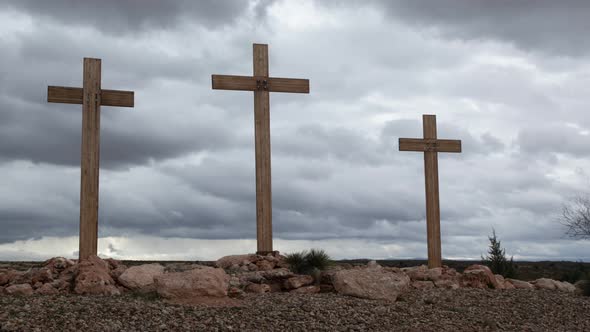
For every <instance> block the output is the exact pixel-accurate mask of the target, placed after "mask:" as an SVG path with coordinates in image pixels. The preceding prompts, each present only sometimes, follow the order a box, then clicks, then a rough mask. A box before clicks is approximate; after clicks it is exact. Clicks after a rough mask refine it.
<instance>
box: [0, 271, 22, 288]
mask: <svg viewBox="0 0 590 332" xmlns="http://www.w3.org/2000/svg"><path fill="white" fill-rule="evenodd" d="M18 274H19V272H18V271H15V270H8V271H4V272H0V286H4V285H8V284H10V282H11V281H12V280H14V279H15V278H16V277H17V276H18Z"/></svg>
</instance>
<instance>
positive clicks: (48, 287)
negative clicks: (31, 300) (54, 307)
mask: <svg viewBox="0 0 590 332" xmlns="http://www.w3.org/2000/svg"><path fill="white" fill-rule="evenodd" d="M57 293H59V291H58V290H57V289H56V288H55V287H53V285H52V284H51V283H48V284H44V285H43V286H41V287H39V288H37V289H36V290H35V294H40V295H54V294H57Z"/></svg>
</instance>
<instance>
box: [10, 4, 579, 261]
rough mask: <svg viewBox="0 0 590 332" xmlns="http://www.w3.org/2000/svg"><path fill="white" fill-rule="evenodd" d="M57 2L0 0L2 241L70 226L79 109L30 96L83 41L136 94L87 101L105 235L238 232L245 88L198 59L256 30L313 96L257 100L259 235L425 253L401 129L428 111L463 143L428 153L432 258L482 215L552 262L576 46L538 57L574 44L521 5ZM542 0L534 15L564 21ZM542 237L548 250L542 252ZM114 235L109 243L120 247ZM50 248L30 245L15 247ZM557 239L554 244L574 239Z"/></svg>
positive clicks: (245, 60)
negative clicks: (128, 102) (263, 168)
mask: <svg viewBox="0 0 590 332" xmlns="http://www.w3.org/2000/svg"><path fill="white" fill-rule="evenodd" d="M334 3H335V2H334ZM334 3H332V4H334ZM55 4H56V8H59V10H58V9H56V10H54V9H51V8H47V7H46V6H48V5H47V4H45V3H43V4H36V3H33V2H29V1H23V2H20V3H19V2H16V1H15V2H5V3H3V4H2V5H0V6H4V7H1V8H3V9H4V8H8V7H10V8H13V9H14V10H16V11H17V13H15V12H12V11H11V10H6V11H3V12H0V16H1V15H4V16H3V18H4V19H3V20H2V22H0V26H1V25H2V23H4V26H3V28H4V29H2V30H0V55H1V58H2V61H0V174H2V177H0V224H1V225H2V227H3V229H5V228H6V229H9V230H8V231H6V232H4V233H2V235H1V236H0V257H7V255H13V256H12V257H21V258H22V257H24V256H23V254H22V253H21V254H18V253H15V252H13V251H11V249H10V248H12V247H11V246H12V244H13V243H14V241H16V240H26V239H29V238H39V237H41V236H56V237H57V238H56V239H54V240H51V241H54V242H55V241H60V239H62V237H64V236H75V235H77V232H78V200H79V197H78V195H79V179H80V174H79V168H78V165H79V159H80V151H79V149H80V129H81V128H80V127H81V114H80V113H81V107H80V106H77V105H63V104H48V103H47V102H46V95H45V94H46V87H47V85H66V86H80V85H81V76H82V58H83V57H85V56H92V57H98V58H102V59H103V67H102V69H103V75H102V79H103V87H104V88H110V89H127V90H134V91H135V92H136V95H135V96H136V100H135V101H136V102H135V108H133V109H124V108H111V107H104V108H103V109H102V117H101V149H102V155H101V157H102V159H101V160H102V166H103V169H102V171H101V183H100V187H101V192H100V202H101V206H100V213H99V218H100V220H99V233H100V236H101V237H103V240H104V238H105V237H119V236H121V237H123V238H124V239H129V241H130V242H129V243H133V245H135V246H138V247H135V248H136V249H137V248H140V249H141V250H148V251H149V250H152V251H151V254H148V255H152V257H156V256H157V254H154V253H153V250H159V249H154V248H153V247H152V246H151V243H150V244H149V245H145V244H143V245H142V244H138V243H140V242H142V241H143V240H140V241H139V242H137V241H135V240H131V239H137V238H138V237H140V238H143V237H149V239H151V240H154V239H155V240H154V241H160V242H159V243H165V244H166V245H168V246H176V245H177V244H178V243H177V242H184V241H189V240H190V239H205V240H207V239H227V240H232V241H234V240H235V239H253V238H254V237H255V230H256V227H255V223H256V221H255V218H256V216H255V187H254V184H255V170H254V128H253V127H254V126H253V124H254V119H253V107H252V104H253V101H252V93H251V92H233V91H213V90H211V86H210V84H211V83H210V75H211V74H213V73H218V74H236V75H249V74H250V73H251V72H252V60H251V56H252V54H251V52H252V49H251V47H252V46H251V43H252V42H268V43H269V44H270V71H271V74H272V75H276V76H282V77H302V78H309V79H311V93H310V94H309V95H301V94H278V93H277V94H274V93H273V94H272V97H271V133H272V134H271V137H272V145H271V146H272V152H273V154H272V169H273V179H272V183H273V213H274V215H273V216H274V219H273V230H274V234H275V238H276V239H277V242H279V243H282V244H283V245H285V246H287V247H288V245H289V243H294V242H297V241H303V242H299V243H306V245H311V244H313V245H317V246H320V247H322V246H324V245H326V246H331V245H332V244H334V243H337V245H338V246H339V247H338V248H340V250H342V251H341V252H344V253H345V254H342V255H351V256H356V257H359V256H369V255H375V252H378V255H379V256H381V257H396V255H397V256H400V255H402V256H404V257H423V256H424V255H425V254H424V253H425V221H424V219H425V206H424V205H425V202H424V173H423V172H424V170H423V166H424V165H423V157H422V155H421V154H420V153H405V152H404V153H402V152H399V151H398V146H397V141H398V138H399V137H421V136H422V124H421V115H422V114H424V113H426V114H432V113H435V114H437V120H438V134H439V137H441V138H449V139H460V140H462V142H463V153H461V154H450V153H445V154H441V155H440V162H439V172H440V176H439V178H440V192H441V217H442V227H443V243H444V247H443V253H444V254H445V255H447V254H448V255H450V256H453V257H471V258H478V257H479V254H480V251H479V249H478V248H480V247H481V248H482V250H485V245H486V241H487V238H486V236H487V235H488V234H489V232H490V230H491V227H494V228H495V229H496V230H497V231H498V233H499V234H500V235H501V236H502V239H503V240H504V239H505V240H506V241H505V242H503V243H504V244H506V245H507V246H508V247H509V248H511V249H514V250H515V252H518V254H522V255H524V256H527V255H528V256H529V257H530V256H531V252H532V251H534V250H538V251H539V252H542V253H543V254H542V255H545V256H546V257H559V246H562V245H563V243H562V242H561V241H562V238H561V236H562V234H561V232H560V230H559V225H557V224H556V223H555V222H554V219H552V214H553V212H555V211H558V210H559V206H560V204H561V200H562V199H563V198H565V197H569V196H568V195H569V194H571V192H572V191H573V190H574V189H581V188H579V187H580V185H579V181H578V180H579V177H581V176H582V175H580V174H578V173H574V172H572V169H584V168H587V165H586V161H585V160H584V158H580V156H586V155H587V152H588V151H586V149H585V148H584V146H583V143H581V142H584V138H585V137H586V134H587V133H586V128H587V127H588V123H587V121H588V120H587V117H585V116H584V114H586V113H585V112H586V111H587V109H588V108H589V107H590V106H589V105H588V103H587V102H585V101H584V100H586V99H587V98H585V97H586V96H587V91H586V90H587V89H586V88H585V87H586V86H587V84H586V83H587V77H588V69H587V64H586V63H585V60H583V58H575V57H571V58H568V59H567V60H555V59H556V57H553V56H547V54H548V53H550V54H551V55H554V54H557V53H556V52H555V51H554V50H553V47H563V49H559V50H560V51H563V53H559V54H567V55H580V54H584V52H583V51H581V50H579V52H577V53H576V52H575V50H574V49H568V48H567V47H566V46H567V45H565V44H564V45H565V46H563V45H561V44H560V43H561V42H562V41H556V42H555V43H552V42H551V41H550V40H549V39H547V40H545V37H547V38H549V37H551V36H552V34H554V33H553V32H547V36H543V38H542V39H535V38H529V37H528V36H529V33H530V30H531V29H532V28H529V27H520V26H519V24H520V23H518V22H516V17H517V16H518V17H522V20H523V21H524V22H526V21H527V20H533V21H535V22H532V21H531V22H532V23H531V24H533V25H535V24H537V23H536V20H537V19H538V18H536V16H535V15H541V14H534V15H533V14H529V13H525V10H524V9H522V8H523V7H522V5H521V4H520V3H518V4H515V5H514V6H513V5H512V4H511V5H510V6H508V5H506V3H504V2H501V4H503V5H506V7H505V8H504V7H503V8H497V6H500V5H496V4H487V3H483V2H479V1H478V2H473V3H462V7H464V8H465V10H466V11H467V12H469V13H470V16H469V15H467V16H465V15H461V14H460V11H459V10H455V11H452V10H447V9H446V7H445V8H442V6H444V5H440V4H439V3H436V4H429V7H428V8H432V9H433V11H432V12H426V11H425V10H424V9H423V8H425V7H423V6H425V3H424V2H416V3H401V2H399V3H398V2H389V3H387V4H385V3H384V2H383V3H382V4H381V5H382V6H387V8H389V9H390V11H388V12H389V13H391V14H393V15H395V17H394V19H390V17H391V16H385V17H384V16H383V15H382V13H380V12H378V11H376V10H375V9H376V8H384V7H375V5H374V4H373V5H370V4H369V5H368V4H366V3H365V2H355V3H351V2H339V6H331V7H330V8H327V7H324V6H323V4H325V2H322V3H318V2H316V3H313V2H310V3H302V2H294V1H276V2H272V3H271V2H269V1H258V2H255V1H250V2H246V1H244V2H235V3H234V4H232V3H230V2H213V1H211V2H190V3H189V2H188V1H177V2H173V3H172V2H169V3H165V2H146V3H145V4H146V6H145V8H143V7H142V8H139V10H138V11H134V10H133V8H132V7H133V5H135V3H133V2H120V3H117V4H115V3H114V2H104V4H103V5H102V7H101V6H99V5H97V4H90V3H88V4H86V3H84V5H80V4H79V3H78V2H76V3H75V4H73V2H72V3H68V2H55ZM446 4H447V5H448V6H449V8H453V6H459V2H446ZM168 5H169V6H168ZM60 6H61V7H60ZM63 6H68V7H72V8H63ZM162 6H163V7H162ZM224 6H230V7H224ZM439 6H441V7H440V8H439ZM94 7H96V8H94ZM99 7H100V8H99ZM538 7H539V9H538V10H539V11H540V13H544V14H543V15H547V19H546V21H551V20H552V18H551V15H556V20H557V21H559V20H560V18H559V17H561V16H563V11H562V10H561V9H556V10H554V11H547V8H549V7H548V6H547V5H546V4H545V2H539V4H538ZM89 8H90V9H92V8H94V9H95V13H94V14H100V15H102V16H104V17H106V19H104V20H101V21H98V20H95V19H93V17H90V14H87V13H86V11H85V10H86V9H89ZM115 8H116V9H117V10H116V13H111V14H112V15H110V16H109V15H108V14H109V13H110V12H111V11H113V10H114V9H115ZM437 8H439V9H437ZM454 8H455V9H457V8H458V7H454ZM511 8H513V9H511ZM482 9H486V10H488V12H489V13H488V14H484V13H481V12H480V10H482ZM511 10H512V11H513V12H512V11H511ZM456 12H457V13H459V14H457V15H455V13H456ZM7 13H8V14H7ZM257 15H258V16H257ZM503 15H507V17H511V19H512V20H514V21H515V22H512V23H511V24H508V25H506V28H505V29H506V30H502V29H504V28H503V26H502V25H498V26H490V25H489V24H488V23H486V22H488V21H498V22H501V21H502V20H501V19H499V17H501V16H503ZM531 15H532V16H531ZM576 15H578V14H576ZM98 16H99V15H96V17H98ZM205 16H206V17H205ZM402 16H403V17H402ZM488 16H489V17H488ZM29 17H30V18H31V19H32V20H29ZM310 17H311V18H312V19H310ZM573 21H574V22H576V18H574V19H573ZM7 22H8V23H7ZM523 24H524V23H523ZM582 26H583V25H582ZM512 30H514V31H517V32H518V33H512ZM539 31H541V32H542V31H543V30H539ZM572 31H576V30H575V28H572ZM56 38H57V39H58V40H59V42H55V39H56ZM551 38H552V37H551ZM575 38H579V37H575ZM488 41H508V42H510V43H514V44H515V45H517V46H518V47H519V48H520V50H519V49H515V48H511V47H506V45H504V44H502V43H495V42H491V43H490V42H488ZM584 45H585V44H582V46H581V47H582V48H583V47H585V46H584ZM522 49H525V50H535V52H533V53H534V54H533V53H529V52H523V51H522ZM537 51H538V52H537ZM547 123H556V125H553V126H552V125H547ZM569 129H572V130H569ZM558 133H561V134H558ZM580 144H581V145H580ZM545 155H552V156H553V157H552V158H547V157H545ZM279 239H280V240H279ZM70 240H71V238H70ZM151 240H145V241H146V242H149V241H151ZM294 240H297V241H294ZM541 240H542V241H544V242H546V243H551V244H555V245H556V246H557V247H551V246H548V247H551V250H540V249H538V247H535V244H536V243H537V242H539V241H541ZM40 241H41V240H40ZM47 241H48V240H47ZM51 241H49V242H43V241H41V242H43V243H54V242H51ZM109 241H111V240H109ZM113 241H114V240H113ZM134 241H135V242H134ZM306 241H307V242H306ZM33 242H34V241H33ZM74 242H75V241H74ZM172 242H174V243H172ZM189 242H190V241H189ZM189 242H187V243H189ZM234 242H239V240H235V241H234ZM234 242H232V243H234ZM2 243H4V244H3V245H2ZM28 243H29V242H26V244H23V245H25V246H26V245H27V244H28ZM226 243H227V242H226ZM359 243H361V245H360V247H359V248H351V246H354V245H355V244H356V245H358V244H359ZM369 244H370V245H369ZM184 245H187V244H184ZM19 246H21V244H19V245H18V246H17V245H15V248H21V247H22V246H21V247H19ZM130 246H132V245H131V244H125V243H124V241H123V243H118V242H109V246H105V248H108V250H107V251H108V252H109V253H111V254H120V255H122V256H124V255H132V254H131V253H133V252H134V249H133V248H131V247H130ZM334 246H335V245H334ZM9 247H10V248H9ZM74 247H75V243H74V244H73V245H72V246H69V245H68V246H66V247H64V248H63V249H60V250H68V251H67V252H72V251H74V250H75V248H74ZM369 247H370V248H373V249H370V250H372V251H370V250H369V249H367V248H369ZM6 248H9V249H6ZM52 248H53V247H52ZM52 248H49V247H46V248H44V249H38V248H35V249H28V248H27V249H26V250H27V252H29V254H27V255H28V256H27V257H38V255H37V254H36V253H35V252H38V251H40V250H43V251H44V252H52V250H53V249H52ZM232 248H233V244H232ZM248 248H250V247H248ZM333 248H337V247H333ZM392 248H393V249H392ZM530 248H533V249H530ZM556 248H557V249H556ZM568 248H569V247H568ZM575 248H576V249H571V248H569V249H567V250H566V249H564V250H565V251H564V252H565V253H566V254H567V255H568V257H569V256H572V255H574V256H575V253H576V252H577V253H581V252H583V250H582V249H583V248H584V247H575ZM580 248H582V249H580ZM250 249H251V250H253V248H250ZM250 249H244V250H250ZM277 249H279V250H283V249H282V248H277ZM3 250H4V252H2V251H3ZM198 250H199V252H201V251H205V252H206V251H207V250H209V251H210V252H215V255H216V254H217V251H214V250H212V249H211V248H206V247H199V249H198ZM367 250H369V251H367ZM378 250H382V251H378ZM60 252H61V251H60ZM367 253H369V254H367ZM158 254H159V253H158ZM339 254H340V252H339ZM212 255H213V254H212ZM342 255H340V257H342ZM535 255H537V253H535ZM537 256H538V255H537ZM142 257H143V256H142ZM157 257H163V256H157ZM183 257H185V258H186V256H183ZM212 258H216V257H210V259H212ZM186 259H188V258H186Z"/></svg>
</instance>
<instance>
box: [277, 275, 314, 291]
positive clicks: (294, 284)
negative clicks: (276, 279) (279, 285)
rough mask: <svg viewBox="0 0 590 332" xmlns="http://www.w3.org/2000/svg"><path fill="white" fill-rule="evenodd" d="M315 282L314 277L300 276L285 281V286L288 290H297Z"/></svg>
mask: <svg viewBox="0 0 590 332" xmlns="http://www.w3.org/2000/svg"><path fill="white" fill-rule="evenodd" d="M313 281H314V279H313V277H312V276H308V275H299V276H295V277H292V278H289V279H287V280H285V284H284V286H285V288H286V289H296V288H299V287H303V286H307V285H311V284H312V283H313Z"/></svg>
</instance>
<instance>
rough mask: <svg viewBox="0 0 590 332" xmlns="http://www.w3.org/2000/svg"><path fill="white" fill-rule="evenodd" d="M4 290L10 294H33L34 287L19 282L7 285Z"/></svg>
mask: <svg viewBox="0 0 590 332" xmlns="http://www.w3.org/2000/svg"><path fill="white" fill-rule="evenodd" d="M4 292H5V293H6V294H8V295H31V294H33V288H32V287H31V285H29V284H17V285H12V286H8V287H6V288H5V289H4Z"/></svg>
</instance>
